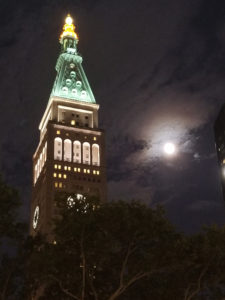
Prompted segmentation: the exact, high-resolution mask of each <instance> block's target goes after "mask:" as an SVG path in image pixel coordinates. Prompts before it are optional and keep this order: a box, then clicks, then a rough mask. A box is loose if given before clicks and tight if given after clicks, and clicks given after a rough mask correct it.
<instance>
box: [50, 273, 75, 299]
mask: <svg viewBox="0 0 225 300" xmlns="http://www.w3.org/2000/svg"><path fill="white" fill-rule="evenodd" d="M48 277H49V278H51V279H53V280H54V281H56V282H57V283H58V285H59V287H60V289H61V291H62V292H63V293H64V294H66V295H67V296H70V297H71V298H72V299H76V300H81V299H80V298H79V297H77V296H75V295H74V294H72V293H71V292H70V291H69V290H68V289H65V288H64V287H63V285H62V282H61V280H59V279H58V278H57V277H55V276H54V275H48Z"/></svg>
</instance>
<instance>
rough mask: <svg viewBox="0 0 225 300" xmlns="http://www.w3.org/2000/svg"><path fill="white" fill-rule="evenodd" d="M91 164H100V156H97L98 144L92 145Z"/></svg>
mask: <svg viewBox="0 0 225 300" xmlns="http://www.w3.org/2000/svg"><path fill="white" fill-rule="evenodd" d="M92 164H93V165H95V166H99V165H100V157H99V145H97V144H93V145H92Z"/></svg>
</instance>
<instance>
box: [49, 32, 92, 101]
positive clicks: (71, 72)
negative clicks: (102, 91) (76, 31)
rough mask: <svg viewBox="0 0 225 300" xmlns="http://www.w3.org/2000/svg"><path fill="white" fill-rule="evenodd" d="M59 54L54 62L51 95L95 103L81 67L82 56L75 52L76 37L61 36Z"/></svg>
mask: <svg viewBox="0 0 225 300" xmlns="http://www.w3.org/2000/svg"><path fill="white" fill-rule="evenodd" d="M60 43H61V44H62V50H61V54H60V55H59V58H58V60H57V63H56V71H57V76H56V79H55V82H54V86H53V89H52V92H51V96H57V97H61V98H66V99H71V100H74V101H82V102H88V103H96V102H95V97H94V95H93V93H92V90H91V87H90V85H89V82H88V80H87V77H86V75H85V73H84V69H83V67H82V60H83V59H82V57H81V55H79V54H78V53H77V43H78V39H77V38H75V37H71V36H65V37H63V38H61V40H60Z"/></svg>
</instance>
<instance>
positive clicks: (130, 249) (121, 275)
mask: <svg viewBox="0 0 225 300" xmlns="http://www.w3.org/2000/svg"><path fill="white" fill-rule="evenodd" d="M132 244H133V241H131V242H130V243H129V245H128V249H127V253H126V256H125V258H124V260H123V263H122V268H121V272H120V287H121V286H122V285H123V283H124V273H125V270H126V266H127V263H128V259H129V257H130V255H131V254H132V253H133V252H134V251H135V249H136V247H133V248H132Z"/></svg>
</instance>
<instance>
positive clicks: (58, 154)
mask: <svg viewBox="0 0 225 300" xmlns="http://www.w3.org/2000/svg"><path fill="white" fill-rule="evenodd" d="M54 159H56V160H62V139H61V138H60V137H57V138H55V141H54Z"/></svg>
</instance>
